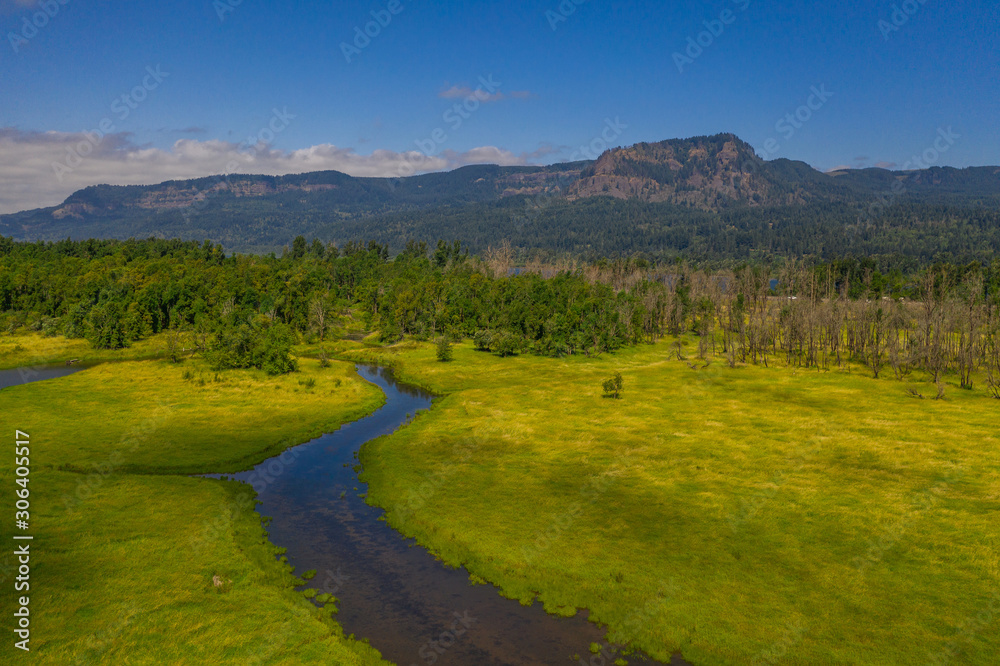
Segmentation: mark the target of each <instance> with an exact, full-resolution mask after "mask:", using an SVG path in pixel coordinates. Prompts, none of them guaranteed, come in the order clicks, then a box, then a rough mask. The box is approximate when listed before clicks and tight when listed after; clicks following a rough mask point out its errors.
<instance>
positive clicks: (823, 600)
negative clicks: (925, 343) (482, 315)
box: [337, 344, 1000, 666]
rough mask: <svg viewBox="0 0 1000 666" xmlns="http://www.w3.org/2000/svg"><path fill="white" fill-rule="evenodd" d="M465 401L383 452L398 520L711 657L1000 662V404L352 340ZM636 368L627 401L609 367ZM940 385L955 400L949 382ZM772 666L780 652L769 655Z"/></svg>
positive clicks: (477, 560)
mask: <svg viewBox="0 0 1000 666" xmlns="http://www.w3.org/2000/svg"><path fill="white" fill-rule="evenodd" d="M337 351H338V353H339V354H340V355H341V356H344V357H349V358H353V359H357V360H381V361H383V362H385V363H387V364H390V365H392V366H394V367H395V369H396V374H397V376H398V377H400V378H401V379H403V380H405V381H409V382H412V383H415V384H419V385H422V386H424V387H426V388H429V389H431V390H433V391H435V392H438V393H439V394H442V395H444V396H445V397H444V398H442V399H441V400H439V401H438V402H437V403H436V406H435V409H434V410H432V411H431V412H429V413H426V414H422V415H421V416H419V417H418V418H417V419H416V420H415V422H414V423H413V424H412V425H411V426H409V427H407V428H404V429H402V430H400V431H398V432H397V433H395V434H394V435H392V436H389V437H386V438H382V439H379V440H376V441H374V442H371V443H369V444H367V445H366V446H365V447H363V449H362V459H363V462H364V464H365V480H366V481H367V482H368V483H369V484H370V485H369V498H370V501H372V502H374V503H376V504H378V505H380V506H382V507H384V508H386V509H387V511H388V520H389V522H390V523H391V524H392V525H393V526H395V527H396V528H398V529H400V530H401V531H402V532H404V533H405V534H407V535H409V536H414V537H416V538H417V539H418V540H419V541H420V542H421V543H422V544H424V545H426V546H428V547H429V548H431V549H432V550H433V551H434V552H435V553H437V554H438V555H439V556H440V557H441V558H442V559H443V560H445V561H446V562H448V563H450V564H455V565H457V564H464V565H466V566H467V567H468V568H469V570H470V571H471V572H472V574H473V575H474V576H475V577H477V578H478V579H485V580H488V581H490V582H493V583H495V584H497V585H498V586H499V587H500V588H501V590H502V591H503V593H504V594H506V595H507V596H510V597H512V598H516V599H520V600H521V601H522V602H523V603H531V602H532V601H533V600H535V599H536V598H537V599H538V600H540V601H541V602H542V603H544V604H545V607H546V608H547V609H548V610H550V611H552V612H559V613H569V612H572V610H573V609H576V608H587V609H590V611H591V617H592V618H594V619H595V620H597V621H599V622H602V623H606V624H607V625H608V626H609V628H610V630H611V635H612V637H613V638H615V639H616V640H619V641H623V642H625V641H628V642H630V643H631V644H633V645H634V646H636V647H640V648H642V649H644V650H646V651H647V652H649V653H650V654H652V655H653V656H655V657H658V658H660V659H667V658H668V657H669V655H670V653H672V652H673V651H675V650H677V649H681V650H682V651H683V652H684V654H685V656H686V657H687V658H688V659H690V660H691V661H692V662H693V663H695V664H698V665H699V666H701V665H702V664H705V665H710V664H746V663H777V662H778V661H779V658H780V662H781V663H791V664H926V663H946V662H951V663H963V664H992V663H995V660H996V655H997V654H1000V548H998V547H1000V462H998V455H997V454H998V451H1000V446H998V444H1000V432H998V427H997V423H998V418H997V417H998V415H1000V401H996V400H991V399H989V398H988V397H987V395H986V394H985V392H982V391H960V390H958V389H957V388H956V387H951V388H949V391H948V394H947V395H948V397H947V399H946V400H945V401H930V400H927V401H919V400H914V399H913V398H912V397H910V396H908V395H907V393H906V390H905V389H906V388H907V385H906V384H903V383H899V382H896V381H892V380H880V381H875V380H873V379H871V378H869V377H866V376H863V375H862V374H860V373H852V374H848V373H846V372H829V373H819V372H816V371H815V370H813V371H805V370H795V369H792V368H772V369H766V368H758V367H742V368H736V369H730V368H727V367H724V364H723V363H722V362H720V361H717V362H715V363H714V364H712V365H710V366H709V367H708V368H703V367H701V366H702V365H704V364H699V366H698V369H692V368H690V367H689V366H688V364H687V363H684V362H679V361H676V360H668V359H669V357H670V347H669V345H667V344H661V345H657V346H646V347H641V348H636V349H630V350H626V351H623V352H621V353H618V354H615V355H605V356H602V357H600V358H597V359H585V358H569V359H562V360H551V359H542V358H536V357H517V358H508V359H500V358H497V357H495V356H492V355H489V354H484V353H479V352H475V351H473V350H472V349H471V347H470V346H469V345H462V346H456V348H455V360H454V361H453V362H451V363H447V364H445V363H439V362H437V360H436V358H435V355H434V348H433V345H429V344H427V345H419V346H418V345H414V344H408V345H405V346H403V347H402V348H398V349H395V350H384V351H379V350H373V349H366V348H362V347H361V346H357V345H347V344H345V345H342V346H341V347H340V348H339V349H338V350H337ZM615 371H621V373H622V375H623V377H624V384H625V385H624V393H623V396H622V399H621V400H612V399H605V398H603V397H602V390H601V384H602V381H603V380H605V379H607V378H608V377H610V376H611V374H612V373H613V372H615ZM918 388H921V390H922V391H924V392H925V393H927V394H930V395H934V394H935V392H936V391H935V390H934V389H933V387H932V386H931V385H930V384H927V386H925V387H918ZM754 660H756V662H755V661H754Z"/></svg>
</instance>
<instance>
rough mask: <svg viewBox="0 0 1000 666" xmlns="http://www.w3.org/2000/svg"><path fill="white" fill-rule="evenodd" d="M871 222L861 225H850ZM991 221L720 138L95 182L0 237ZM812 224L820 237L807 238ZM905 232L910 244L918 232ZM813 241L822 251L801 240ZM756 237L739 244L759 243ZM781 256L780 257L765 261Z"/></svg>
mask: <svg viewBox="0 0 1000 666" xmlns="http://www.w3.org/2000/svg"><path fill="white" fill-rule="evenodd" d="M588 202H595V203H596V204H597V205H590V204H589V203H588ZM601 202H603V203H601ZM871 210H877V213H878V216H877V219H873V218H872V216H871V215H870V214H867V213H866V211H871ZM997 210H1000V167H981V168H970V169H952V168H938V167H935V168H932V169H928V170H925V171H908V172H898V171H887V170H884V169H864V170H849V171H837V172H833V173H830V174H824V173H821V172H819V171H816V170H815V169H813V168H812V167H810V166H809V165H807V164H805V163H803V162H795V161H792V160H787V159H779V160H774V161H764V160H761V159H760V158H759V157H758V156H757V155H756V154H755V153H754V151H753V149H752V148H751V147H750V146H749V145H748V144H747V143H745V142H744V141H742V140H740V139H739V138H738V137H736V136H735V135H733V134H719V135H716V136H703V137H694V138H690V139H676V140H670V141H663V142H659V143H640V144H637V145H634V146H630V147H627V148H618V149H613V150H609V151H607V152H605V153H604V154H603V155H601V157H600V158H599V159H598V160H596V161H594V162H576V163H572V164H556V165H552V166H546V167H499V166H494V165H482V166H469V167H464V168H461V169H457V170H455V171H451V172H447V173H433V174H426V175H422V176H413V177H409V178H396V179H390V178H354V177H351V176H348V175H346V174H343V173H339V172H336V171H323V172H316V173H306V174H298V175H291V176H254V175H230V176H228V177H222V176H218V177H211V178H201V179H195V180H186V181H170V182H166V183H161V184H158V185H148V186H125V187H120V186H108V185H100V186H95V187H88V188H86V189H83V190H80V191H79V192H76V193H74V194H73V195H72V196H70V197H69V198H68V199H66V201H65V202H64V203H62V204H61V205H59V206H54V207H51V208H43V209H39V210H34V211H25V212H21V213H16V214H13V215H3V216H0V235H5V236H13V237H14V238H16V239H22V240H38V239H41V240H56V239H62V238H67V237H71V238H75V239H79V238H89V237H97V238H114V237H120V238H127V237H133V236H134V237H146V236H160V237H179V238H184V239H196V240H203V239H210V240H213V241H215V242H219V243H222V244H223V245H224V246H225V247H226V248H228V249H230V250H235V251H243V252H267V251H271V250H275V249H280V248H281V247H283V246H284V245H287V244H288V243H289V242H290V241H291V239H292V238H294V237H295V236H297V235H299V234H303V235H306V236H317V237H320V238H323V239H324V240H329V241H333V242H337V243H342V242H345V241H347V240H360V239H362V238H364V239H369V238H372V239H378V240H380V241H383V242H388V243H389V244H390V245H391V246H392V247H393V248H398V247H402V245H403V244H405V242H406V241H407V240H408V239H410V238H416V239H420V240H427V241H432V242H433V241H434V240H436V239H437V238H438V237H447V238H449V239H451V238H457V239H460V240H463V241H466V242H467V243H468V244H469V245H470V246H471V247H472V248H473V249H482V248H484V247H485V246H486V245H488V244H491V243H497V242H499V241H500V240H501V239H503V238H508V239H510V240H512V241H513V242H514V243H515V244H516V245H519V246H521V247H524V248H533V249H541V250H551V251H558V252H574V253H587V252H591V253H593V252H598V251H600V252H604V253H607V254H616V253H620V252H634V251H648V252H650V253H653V254H655V253H677V252H681V253H683V252H689V253H693V252H694V251H695V249H697V248H704V247H709V246H712V247H716V248H717V249H716V250H714V252H715V253H719V252H723V250H720V249H718V248H724V247H729V245H730V244H728V241H727V243H722V244H718V243H715V242H714V241H712V242H711V243H708V242H707V241H705V240H704V239H698V238H691V237H689V236H690V234H689V233H688V232H687V231H685V232H683V233H681V232H679V231H678V230H679V229H680V228H682V227H684V228H687V227H686V226H685V225H687V224H689V223H690V224H695V225H700V226H699V227H698V228H699V229H702V230H703V231H702V232H698V233H725V232H724V231H723V229H722V227H720V226H719V225H720V224H723V223H726V222H727V221H729V222H728V223H730V227H732V224H738V225H743V227H745V228H750V227H753V228H755V229H756V228H761V229H774V228H775V220H784V221H787V220H801V223H800V224H801V225H802V227H801V228H799V227H797V226H795V225H794V224H791V225H789V224H788V223H787V222H783V223H782V233H783V234H784V237H783V238H777V239H772V240H768V241H766V243H767V246H768V247H767V248H757V249H765V250H766V251H769V252H776V251H781V252H797V253H808V252H813V253H815V252H825V253H829V252H832V251H833V250H832V249H831V248H833V247H840V245H841V243H839V241H837V239H836V234H838V233H840V234H843V233H844V232H845V230H847V229H853V230H854V231H852V233H853V234H854V235H855V236H856V237H864V234H860V233H859V232H858V231H857V230H858V229H861V228H863V227H865V226H866V225H867V226H872V225H882V226H885V225H889V226H892V227H894V228H895V229H897V230H902V229H904V228H908V227H906V225H913V224H916V225H918V227H919V225H921V224H928V225H931V224H933V225H938V226H941V225H942V224H944V225H946V230H947V228H949V227H947V225H954V224H959V223H963V222H964V223H967V222H968V221H969V220H972V219H975V220H979V221H977V222H976V224H977V225H978V227H977V228H980V227H981V228H982V229H983V232H982V233H987V232H989V230H990V228H991V227H990V225H991V224H992V223H991V222H989V220H991V219H992V218H991V217H990V215H992V214H993V213H995V212H996V211H997ZM983 215H985V216H986V217H985V218H983V217H982V216H983ZM983 219H985V220H986V221H985V222H984V221H982V220H983ZM733 220H736V221H737V222H735V223H734V222H732V221H733ZM820 220H822V222H821V221H820ZM818 225H825V226H824V229H825V231H823V233H822V234H820V232H819V231H818V228H819V226H818ZM542 227H544V230H543V229H542ZM710 228H711V229H717V230H716V231H707V230H708V229H710ZM921 228H922V227H921ZM755 233H756V232H755ZM762 233H763V232H762ZM865 233H867V232H865ZM880 233H882V232H880ZM899 233H902V231H900V232H899ZM906 233H908V234H911V235H916V236H920V235H921V234H924V232H923V231H920V230H919V228H914V229H910V230H909V231H907V232H906ZM935 233H943V232H939V231H935ZM977 233H978V232H977ZM685 234H686V235H685ZM798 235H804V237H808V238H809V239H810V240H808V241H806V240H800V241H796V243H791V244H790V245H789V243H790V241H788V238H789V237H795V236H798ZM821 235H822V236H823V237H824V238H825V240H823V241H820V240H817V239H818V238H819V236H821ZM765 236H766V234H765V235H763V236H762V235H760V234H757V235H755V236H753V237H752V238H749V237H748V238H747V239H745V241H744V242H751V243H763V242H765V241H764V240H763V239H764V238H765ZM925 236H926V235H925ZM925 236H921V238H922V240H920V241H919V244H920V248H919V250H918V249H909V250H905V252H910V253H920V254H922V255H924V256H926V255H928V253H930V252H931V251H932V250H933V249H934V248H933V242H936V241H932V240H930V239H929V238H927V237H925ZM914 242H916V241H914ZM990 242H992V241H986V240H981V241H980V242H979V246H980V247H979V250H980V251H993V250H994V249H995V250H998V251H1000V248H992V246H991V245H990ZM983 243H986V245H985V246H984V245H983ZM786 245H788V246H789V247H790V248H791V249H789V248H788V247H786V248H785V249H780V248H782V247H785V246H786ZM945 245H947V246H948V247H951V246H954V248H955V249H953V250H948V251H958V250H960V249H961V243H960V242H959V241H955V242H951V241H949V242H948V243H944V245H943V246H942V248H939V249H940V250H941V251H944V250H943V247H944V246H945ZM884 246H885V247H891V243H886V244H884ZM880 247H883V246H880ZM914 247H915V246H914ZM795 248H800V249H795ZM755 251H756V250H755ZM859 251H862V252H869V251H870V252H874V251H876V250H875V249H874V246H872V247H871V248H860V249H859ZM742 253H743V251H742V250H740V251H739V252H737V250H736V249H733V250H732V251H731V254H733V256H736V255H742Z"/></svg>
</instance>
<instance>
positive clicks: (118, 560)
mask: <svg viewBox="0 0 1000 666" xmlns="http://www.w3.org/2000/svg"><path fill="white" fill-rule="evenodd" d="M3 342H6V343H8V344H9V342H10V341H9V340H3ZM70 346H71V345H70ZM36 351H37V350H36ZM50 351H51V350H43V353H44V354H46V355H48V357H49V358H53V355H52V354H50V353H49V352H50ZM71 351H72V353H76V350H71ZM56 356H57V355H56ZM74 357H75V356H74ZM301 366H302V372H299V373H296V374H293V375H288V376H284V377H280V378H270V377H267V376H266V375H264V374H263V373H260V372H256V371H227V372H223V373H215V372H213V371H211V370H209V369H208V368H207V367H205V366H203V365H201V364H200V362H199V361H196V360H188V361H186V362H184V363H182V364H179V365H174V364H171V363H169V362H166V361H143V362H122V363H113V364H107V365H101V366H98V367H96V368H92V369H89V370H86V371H83V372H80V373H77V374H75V375H72V376H69V377H65V378H61V379H57V380H52V381H47V382H40V383H36V384H29V385H24V386H18V387H14V388H11V389H6V390H3V391H2V392H0V413H2V414H3V415H4V417H5V418H4V421H5V423H6V425H7V427H9V428H10V437H11V441H10V442H9V444H10V446H11V447H13V439H14V437H13V431H14V429H15V428H16V429H19V430H22V431H26V432H28V433H29V434H30V435H31V477H30V478H31V480H30V482H29V483H30V485H29V488H30V490H31V529H30V530H29V532H28V533H30V534H33V535H34V537H35V539H34V541H33V542H32V545H31V548H32V553H33V555H32V560H31V566H32V570H31V586H32V587H31V591H30V596H31V605H30V608H31V610H32V617H31V620H32V625H31V628H32V640H31V643H30V646H31V651H32V653H33V654H32V655H31V656H30V659H31V661H33V662H36V663H44V664H60V665H65V664H167V663H169V664H203V663H219V664H296V663H303V662H317V663H338V664H376V663H382V661H381V660H380V658H379V656H378V654H377V653H376V652H375V651H374V650H373V649H372V648H370V647H368V646H367V645H365V644H363V643H359V642H356V641H353V640H349V639H347V638H345V637H344V636H343V634H342V632H341V630H340V628H339V626H338V625H337V624H336V623H335V622H334V621H333V620H332V619H331V612H332V607H328V608H326V609H320V608H318V607H316V606H315V605H313V604H312V603H311V602H309V601H307V600H306V599H305V598H304V597H303V595H302V594H301V593H298V592H296V591H294V589H293V587H294V586H295V585H297V584H301V581H300V580H299V579H297V578H296V577H295V576H294V575H293V574H292V572H291V568H290V567H289V566H288V565H286V564H284V563H283V562H281V561H279V560H278V558H277V556H278V555H280V552H281V551H279V550H278V549H277V548H275V547H274V546H273V545H271V544H270V543H269V542H268V541H267V537H266V533H265V532H264V530H263V529H262V527H261V521H260V517H259V516H258V515H257V514H256V513H255V512H254V499H253V497H252V494H251V489H249V488H247V487H246V486H243V485H242V484H238V483H235V482H227V481H216V480H211V479H199V478H190V477H187V476H180V474H192V473H209V472H232V471H237V470H239V469H244V468H246V467H248V466H249V465H251V464H253V463H256V462H259V461H261V460H264V459H266V458H267V457H268V456H270V455H273V454H275V453H277V452H280V451H281V450H282V449H284V448H286V447H288V446H290V445H292V444H297V443H301V442H303V441H306V440H308V439H310V438H311V437H313V436H315V435H317V434H319V433H321V432H323V431H330V430H333V429H336V428H337V427H338V426H339V425H340V424H342V423H344V422H347V421H352V420H355V419H357V418H360V417H361V416H363V415H365V414H368V413H370V412H372V411H373V410H375V409H376V408H377V407H379V406H380V405H381V404H382V402H383V400H384V397H383V396H382V393H381V392H380V391H379V390H378V389H377V388H375V387H373V386H371V385H370V384H368V383H367V382H364V381H363V380H361V379H360V378H359V377H357V375H356V373H355V372H354V369H353V367H352V366H351V365H350V364H347V363H339V362H338V363H333V365H332V366H331V367H329V368H326V369H320V368H319V367H318V364H317V363H316V362H315V361H303V362H302V364H301ZM186 374H187V376H185V375H186ZM309 380H312V382H310V381H309ZM0 483H2V484H3V486H4V487H5V488H8V489H12V488H14V487H15V486H14V470H13V468H12V466H10V465H7V466H4V467H3V468H2V470H0ZM11 497H12V495H11ZM11 504H13V500H12V501H11ZM11 511H13V508H11ZM12 531H13V526H12V525H11V521H10V520H9V519H5V520H4V521H3V529H2V533H0V538H2V539H3V540H4V542H5V543H7V544H10V543H13V542H12V541H11V536H12ZM7 550H8V549H7V548H6V547H5V551H7ZM14 565H15V561H14V559H13V556H12V555H9V554H8V555H5V556H0V578H2V579H3V581H4V582H3V586H2V589H3V592H2V598H3V601H4V607H5V608H13V607H14V599H13V597H14V591H13V584H12V580H13V578H12V577H13V576H14V575H15V572H14V570H13V567H14ZM216 576H217V577H218V579H219V582H220V583H221V584H222V586H221V588H217V587H216V585H215V584H213V578H214V577H216ZM0 650H2V653H3V655H4V658H3V661H4V662H11V663H12V662H13V659H14V658H15V653H17V654H18V656H20V651H19V650H16V649H15V648H14V647H13V640H8V641H6V643H5V645H4V646H3V647H2V648H0Z"/></svg>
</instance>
